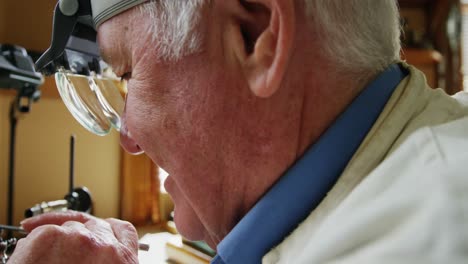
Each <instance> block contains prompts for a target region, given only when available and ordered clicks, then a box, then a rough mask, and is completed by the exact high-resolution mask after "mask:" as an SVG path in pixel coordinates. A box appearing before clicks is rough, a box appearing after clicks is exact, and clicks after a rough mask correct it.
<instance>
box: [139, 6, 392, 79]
mask: <svg viewBox="0 0 468 264" xmlns="http://www.w3.org/2000/svg"><path fill="white" fill-rule="evenodd" d="M291 1H304V2H305V3H306V5H307V8H306V10H307V13H308V16H309V18H310V21H311V26H312V27H313V29H314V32H317V33H318V34H320V40H321V43H322V44H321V46H322V47H323V50H324V53H325V54H326V55H327V57H328V58H330V59H331V60H332V62H333V63H334V64H335V65H338V67H339V69H338V71H340V72H347V73H358V74H360V73H363V72H365V73H368V74H375V73H377V72H379V71H382V70H383V69H385V68H386V67H387V66H388V65H390V64H391V63H394V62H395V61H398V60H399V51H400V26H399V13H398V6H397V3H396V0H291ZM208 2H210V0H157V1H155V0H152V1H149V2H148V3H146V4H142V5H141V6H140V10H141V13H140V14H142V13H143V14H144V15H148V16H149V17H150V20H151V21H153V22H152V23H151V24H150V28H149V31H150V32H151V34H152V40H153V41H154V43H155V44H156V45H157V48H158V54H159V56H160V57H161V58H162V59H165V60H177V59H179V58H181V57H183V56H186V55H189V54H192V53H195V52H197V51H199V50H200V48H201V35H200V34H201V33H200V30H197V29H196V27H197V26H198V24H199V21H200V12H199V11H200V8H201V7H202V6H203V4H206V3H208Z"/></svg>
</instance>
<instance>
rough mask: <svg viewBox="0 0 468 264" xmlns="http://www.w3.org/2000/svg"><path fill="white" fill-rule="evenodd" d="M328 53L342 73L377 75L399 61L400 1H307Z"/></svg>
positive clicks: (317, 30)
mask: <svg viewBox="0 0 468 264" xmlns="http://www.w3.org/2000/svg"><path fill="white" fill-rule="evenodd" d="M303 1H305V2H306V5H307V12H308V16H309V18H310V21H311V26H312V27H313V29H314V31H315V32H318V34H320V37H321V40H322V42H323V45H322V47H323V49H324V52H325V54H326V55H327V56H328V57H329V58H330V59H331V60H332V62H333V63H334V64H336V65H338V67H339V69H338V70H340V71H342V72H355V73H362V72H367V73H370V74H375V73H377V72H380V71H382V70H384V69H385V68H386V67H387V66H389V65H390V64H392V63H394V62H396V61H398V60H399V54H400V48H401V44H400V34H401V30H400V21H399V12H398V5H397V3H396V0H303Z"/></svg>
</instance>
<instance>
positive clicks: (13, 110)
mask: <svg viewBox="0 0 468 264" xmlns="http://www.w3.org/2000/svg"><path fill="white" fill-rule="evenodd" d="M16 102H17V101H16V100H13V102H12V103H11V106H10V157H9V174H8V211H7V225H13V209H14V197H15V145H16V126H17V124H18V117H17V105H16ZM7 237H11V231H8V235H7Z"/></svg>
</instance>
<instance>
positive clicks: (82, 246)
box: [8, 212, 138, 264]
mask: <svg viewBox="0 0 468 264" xmlns="http://www.w3.org/2000/svg"><path fill="white" fill-rule="evenodd" d="M22 225H23V228H24V229H25V230H26V231H29V232H30V233H29V234H28V236H27V237H26V238H23V239H20V240H19V241H18V244H17V246H16V249H15V252H14V254H13V255H12V256H11V258H10V260H9V261H8V263H9V264H10V263H12V264H23V263H49V264H54V263H57V264H58V263H70V264H73V263H122V264H124V263H126V264H132V263H138V257H137V254H138V235H137V233H136V230H135V227H133V226H132V225H131V224H130V223H128V222H124V221H121V220H117V219H105V220H103V219H99V218H96V217H93V216H90V215H88V214H84V213H79V212H67V213H50V214H44V215H41V216H39V217H36V218H31V219H28V220H27V221H26V222H24V223H23V224H22Z"/></svg>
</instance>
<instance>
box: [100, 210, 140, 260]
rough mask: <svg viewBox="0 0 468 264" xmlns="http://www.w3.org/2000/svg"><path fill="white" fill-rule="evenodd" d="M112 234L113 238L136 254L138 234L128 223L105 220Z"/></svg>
mask: <svg viewBox="0 0 468 264" xmlns="http://www.w3.org/2000/svg"><path fill="white" fill-rule="evenodd" d="M106 222H108V223H109V224H110V226H111V228H112V231H113V232H114V236H115V237H116V238H117V240H119V241H120V243H122V244H123V245H125V246H126V247H128V248H130V249H132V250H134V252H138V234H137V231H136V229H135V227H134V226H133V225H132V224H130V223H129V222H126V221H122V220H118V219H114V218H109V219H106Z"/></svg>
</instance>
